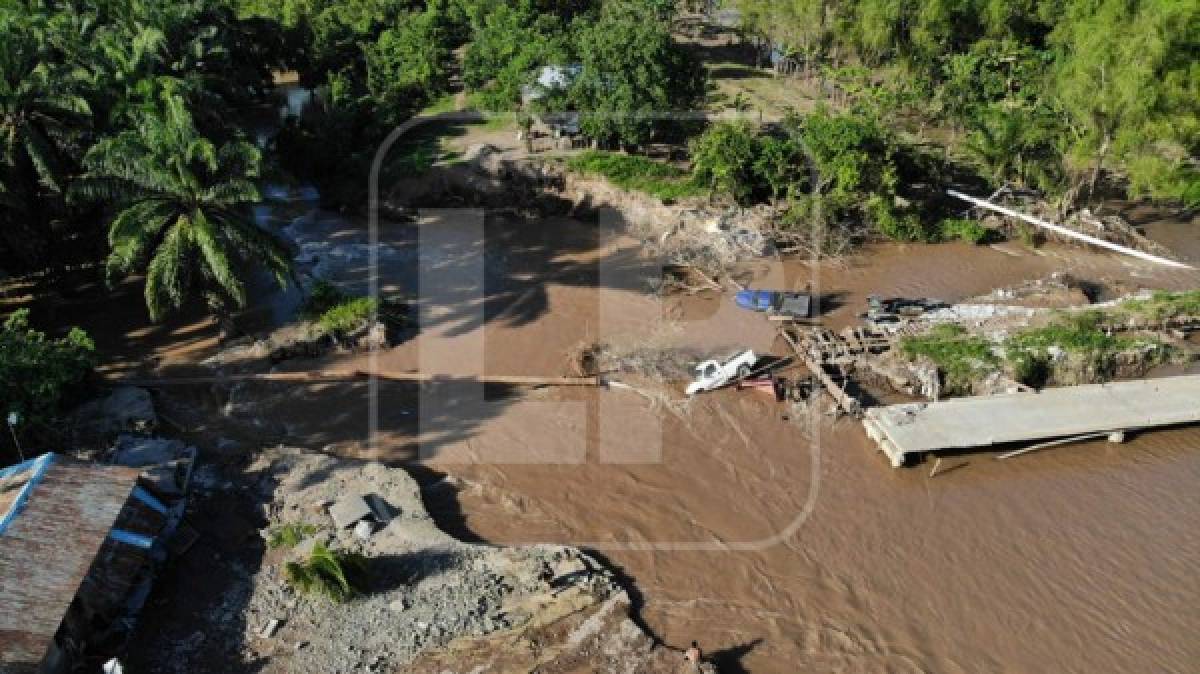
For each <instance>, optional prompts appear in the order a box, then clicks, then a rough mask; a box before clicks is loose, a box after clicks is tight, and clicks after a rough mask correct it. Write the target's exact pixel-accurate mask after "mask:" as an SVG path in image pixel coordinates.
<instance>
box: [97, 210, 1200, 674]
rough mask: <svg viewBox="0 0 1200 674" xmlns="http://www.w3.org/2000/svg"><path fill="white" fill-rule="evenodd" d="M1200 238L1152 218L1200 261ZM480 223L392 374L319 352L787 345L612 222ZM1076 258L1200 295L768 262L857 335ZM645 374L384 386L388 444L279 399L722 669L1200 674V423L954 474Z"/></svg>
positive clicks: (317, 428)
mask: <svg viewBox="0 0 1200 674" xmlns="http://www.w3.org/2000/svg"><path fill="white" fill-rule="evenodd" d="M1197 226H1200V223H1197V222H1190V223H1179V222H1174V223H1171V222H1164V223H1151V226H1148V231H1150V232H1151V233H1152V234H1153V235H1154V236H1155V237H1156V238H1159V239H1160V240H1164V241H1167V240H1171V239H1172V237H1174V239H1173V242H1172V244H1173V245H1175V246H1176V249H1177V250H1180V252H1181V253H1182V254H1183V255H1184V256H1185V257H1188V258H1190V259H1191V260H1192V261H1198V260H1200V250H1198V249H1200V246H1197V245H1196V242H1197V241H1198V240H1200V237H1197V236H1196V232H1197V231H1198V230H1197V229H1195V228H1196V227H1197ZM472 231H473V230H470V229H469V228H468V229H465V230H463V233H462V236H456V234H455V232H454V230H452V229H445V228H443V229H442V230H439V236H441V238H440V239H438V248H437V254H436V255H435V256H434V257H432V258H430V260H429V264H428V265H426V267H427V268H428V270H429V271H430V273H436V274H441V276H437V277H436V278H438V279H441V281H443V282H444V287H445V288H449V289H451V292H449V293H441V294H440V295H439V297H440V298H441V299H440V300H435V301H434V302H433V303H432V305H430V306H424V307H423V308H422V311H423V312H425V313H424V314H423V316H425V317H426V318H427V319H428V322H427V325H426V328H425V329H424V330H423V331H422V333H421V334H420V336H419V337H417V338H414V339H409V340H407V341H405V342H403V343H401V344H400V345H398V346H397V347H396V348H394V349H392V350H391V351H389V352H387V353H385V354H383V355H381V356H380V357H379V360H378V362H377V363H371V362H370V359H368V358H366V357H363V356H344V357H339V358H332V359H327V361H328V362H326V361H322V362H319V363H317V365H316V366H319V367H325V366H343V365H345V366H354V367H366V366H370V365H376V366H379V367H383V368H395V369H413V368H417V367H423V368H427V367H430V366H435V367H440V368H443V369H442V371H443V372H445V373H446V374H463V375H467V374H472V373H477V372H478V367H482V368H483V370H484V371H486V372H490V373H499V374H537V375H561V374H564V373H566V372H568V371H569V361H570V357H569V355H568V354H569V352H570V351H571V349H572V348H574V347H576V346H577V345H579V344H581V343H586V342H589V341H593V340H595V339H597V338H605V339H613V340H622V339H624V340H633V341H637V340H645V341H647V342H650V341H655V342H661V343H664V344H672V345H678V346H685V347H688V348H694V349H696V350H699V351H712V352H722V351H723V350H729V349H732V348H734V347H752V348H754V349H756V350H758V351H761V352H764V353H765V352H769V351H770V350H771V348H772V346H773V342H774V339H773V338H774V331H773V327H772V326H771V325H770V324H769V323H768V322H767V321H766V320H763V319H762V318H761V317H758V316H755V315H753V314H748V313H746V312H743V311H741V310H739V309H736V308H735V307H733V306H732V302H731V301H730V298H729V297H728V296H727V295H717V294H714V293H709V294H700V295H696V296H689V297H682V298H673V299H670V300H668V301H665V302H658V301H656V300H654V299H653V298H652V297H650V296H649V295H647V294H646V292H645V288H644V287H640V286H639V285H638V284H637V283H635V282H633V281H630V280H629V279H630V278H632V277H628V276H623V275H622V274H621V273H617V274H615V275H614V276H604V275H603V274H601V275H600V276H597V275H596V273H595V272H594V271H589V265H592V266H594V263H595V261H596V260H598V259H607V260H609V261H614V260H615V261H617V262H618V264H615V265H614V267H615V268H616V269H618V270H625V271H628V272H631V273H632V272H636V271H637V269H638V262H637V261H636V258H637V255H636V254H637V246H636V244H634V243H631V242H622V241H618V242H615V243H612V244H611V245H609V244H605V245H606V246H607V247H598V246H597V244H596V242H595V239H594V237H593V236H592V234H591V232H592V226H591V225H589V224H588V223H584V222H579V221H574V220H551V221H549V222H538V223H531V222H527V221H521V220H504V219H489V220H488V221H487V223H486V226H485V231H486V237H485V240H484V241H482V242H481V241H479V240H478V239H472V238H471V237H472V236H474V234H472ZM291 233H292V235H293V236H294V237H297V238H298V239H300V240H307V241H308V242H309V243H310V244H311V245H310V246H309V248H310V249H311V250H312V253H313V255H314V257H317V258H320V259H322V260H329V259H333V258H336V257H337V255H339V254H342V253H345V254H346V255H350V253H349V252H346V251H352V250H353V249H354V246H358V245H360V244H361V243H362V239H361V237H362V232H361V228H360V226H359V225H358V224H356V223H347V222H345V221H344V220H342V219H339V218H337V217H336V216H332V215H326V216H319V215H318V216H312V217H310V218H309V219H308V220H305V221H303V222H301V221H297V222H295V223H293V231H292V232H291ZM413 236H414V229H413V228H412V227H408V226H396V227H392V228H390V229H387V230H385V232H384V236H383V242H384V244H385V245H387V246H390V250H391V252H389V253H387V254H384V255H382V256H381V261H382V264H383V267H384V271H385V278H384V279H383V284H384V285H385V286H387V285H388V284H389V283H392V284H393V285H394V286H396V288H402V287H403V286H404V285H405V283H407V281H406V280H404V279H401V278H400V277H399V276H397V277H395V278H388V277H387V273H388V270H389V269H394V270H396V274H401V271H402V270H406V269H408V268H409V267H410V266H411V263H412V261H413V260H414V259H415V258H413V257H412V253H411V251H410V248H411V245H412V240H413ZM306 237H307V238H306ZM329 242H342V243H344V244H345V245H346V246H349V247H348V248H346V249H345V250H343V251H341V252H339V250H341V249H331V248H328V247H327V246H326V244H327V243H329ZM481 260H482V261H484V263H485V264H484V267H485V270H484V271H483V272H482V273H481V272H479V269H478V263H479V262H480V261H481ZM317 264H320V261H318V262H317ZM389 265H394V266H391V267H390V266H389ZM346 268H349V267H346ZM488 270H490V271H488ZM1054 271H1068V272H1071V273H1072V274H1073V275H1075V276H1076V277H1078V278H1081V279H1084V280H1087V281H1090V282H1092V283H1095V284H1097V286H1098V287H1101V286H1103V287H1115V286H1116V285H1118V284H1124V285H1125V287H1138V286H1142V287H1154V288H1160V287H1161V288H1186V287H1200V278H1198V277H1196V276H1195V275H1191V274H1184V273H1171V272H1165V271H1162V270H1159V269H1155V268H1154V267H1152V266H1150V265H1148V264H1145V263H1141V262H1138V261H1126V260H1123V259H1119V258H1116V257H1113V256H1109V255H1101V254H1098V253H1095V252H1091V251H1089V250H1086V249H1082V248H1074V247H1056V246H1047V247H1044V248H1042V249H1040V250H1037V251H1031V250H1029V249H1026V248H1024V247H1022V246H1020V245H1019V244H1011V243H1010V244H1002V245H998V246H993V247H973V246H967V245H960V244H947V245H939V246H923V245H912V246H901V245H887V246H878V247H872V248H869V249H867V250H865V251H863V253H862V254H861V255H860V256H857V257H856V258H854V259H852V260H849V261H848V262H846V263H842V264H837V265H833V264H827V263H823V264H820V265H811V264H805V263H803V262H801V261H789V262H786V263H761V264H757V265H751V267H750V268H749V269H748V270H747V275H748V277H749V278H752V279H753V282H754V283H755V284H756V285H759V286H773V287H788V288H800V287H803V286H804V285H805V284H812V285H813V287H814V289H816V290H818V291H820V292H821V293H822V295H823V297H824V299H825V307H826V309H827V315H826V317H825V322H826V323H827V324H829V325H834V326H837V325H844V324H848V323H850V322H852V321H853V320H854V316H855V314H856V313H857V312H859V311H861V310H862V307H863V303H864V300H865V296H866V295H867V294H869V293H873V292H879V293H883V294H895V295H911V296H935V297H941V298H943V299H946V300H956V299H959V298H962V297H966V296H971V295H975V294H979V293H985V292H988V291H990V290H991V289H993V288H995V287H999V286H1005V285H1010V284H1014V283H1018V282H1020V281H1023V280H1026V279H1034V278H1041V277H1044V276H1046V275H1048V274H1049V273H1051V272H1054ZM404 273H407V272H404ZM634 276H636V274H634ZM137 299H138V298H137V296H136V295H135V294H133V293H130V294H129V296H128V297H125V296H121V297H116V298H114V299H113V302H114V304H119V305H121V306H132V303H133V302H135V301H136V300H137ZM439 301H440V302H441V305H439V304H438V302H439ZM614 307H615V308H616V309H617V310H616V311H615V312H614V310H613V309H614ZM93 309H94V311H93V310H89V311H87V312H82V311H81V312H80V313H79V314H78V315H79V316H80V317H81V321H80V322H84V323H85V327H92V328H93V330H94V331H99V332H100V333H101V334H100V341H101V342H102V346H103V345H111V346H112V348H113V349H114V350H115V351H116V352H117V353H118V354H120V355H121V356H125V357H126V358H127V359H128V360H136V354H138V353H142V354H144V353H146V352H147V350H149V351H150V352H153V353H154V354H155V356H156V357H157V358H158V359H159V360H158V361H157V362H158V364H164V363H166V364H169V363H172V362H188V361H192V360H195V359H196V358H197V357H198V356H197V355H196V353H195V350H196V349H200V350H202V351H203V350H204V349H210V348H211V336H212V329H211V326H209V325H207V324H203V323H191V322H187V321H181V322H179V323H178V324H174V325H172V324H168V325H165V326H159V327H156V328H153V329H146V330H145V331H139V330H138V329H136V321H133V322H132V323H131V324H126V323H125V322H124V321H121V322H118V323H114V322H112V320H111V316H112V314H109V313H106V312H105V311H104V310H103V307H102V306H101V305H96V306H95V307H93ZM93 319H94V320H93ZM131 320H132V319H131ZM88 322H94V323H95V325H92V326H89V325H86V323H88ZM173 340H178V341H179V345H180V348H181V349H183V351H182V352H180V351H179V350H178V349H172V348H171V344H172V341H173ZM153 364H154V363H149V365H153ZM142 365H147V363H144V362H143V363H142ZM312 366H314V364H313V362H312V361H307V362H302V363H297V364H289V367H312ZM117 369H120V368H117ZM632 383H633V384H634V385H635V387H636V388H637V390H628V389H609V390H560V391H549V392H547V391H544V390H543V391H540V392H532V393H523V394H509V395H504V396H501V395H497V394H495V392H490V391H489V392H487V394H486V395H484V394H481V393H479V392H478V391H474V390H466V391H458V390H457V389H449V391H450V392H449V393H446V391H447V389H443V390H442V393H437V394H432V395H433V398H432V399H431V398H425V399H424V400H423V399H422V395H421V394H420V393H418V392H416V391H414V390H411V389H401V388H395V389H393V388H388V387H387V385H383V386H382V387H381V388H380V390H379V399H378V400H379V407H378V409H379V426H378V431H379V432H378V434H377V435H376V436H375V438H374V440H375V441H374V443H368V442H367V438H366V437H365V433H366V430H367V428H368V414H369V412H370V409H371V407H370V405H369V404H368V398H367V393H368V392H367V391H366V390H364V389H362V388H361V387H354V386H344V385H329V386H320V387H308V388H304V389H299V390H296V389H292V390H288V391H286V392H283V393H278V392H276V393H273V394H272V395H267V393H266V391H265V390H264V391H263V392H262V394H263V395H262V397H261V408H260V409H259V414H260V415H261V417H262V418H265V419H268V420H270V421H271V422H272V423H276V424H279V425H280V426H281V427H282V428H283V429H284V431H285V433H286V436H287V437H286V441H287V442H289V443H292V444H297V445H300V446H307V447H311V448H313V449H317V450H324V451H331V452H337V453H343V454H347V455H358V456H370V457H374V458H379V459H382V460H387V461H397V462H413V461H418V460H419V463H420V464H421V465H423V466H424V468H422V469H420V470H418V474H419V475H421V476H422V479H432V478H433V477H436V474H434V475H431V474H430V473H429V470H434V471H438V473H439V474H440V473H448V474H450V475H452V476H454V477H455V478H457V479H459V480H461V482H460V483H459V487H458V489H457V490H456V492H455V493H453V494H452V495H448V494H447V493H446V491H441V492H431V494H435V493H440V494H441V496H431V509H432V510H434V511H435V512H436V513H437V514H438V515H439V516H440V517H441V520H442V522H443V523H444V524H445V526H446V527H447V528H449V529H451V530H452V531H454V532H456V533H460V534H463V535H473V536H476V537H478V538H481V539H483V540H486V541H490V542H494V543H526V542H535V541H553V542H563V543H577V544H584V545H587V546H589V547H592V548H594V549H596V550H597V551H598V554H601V555H603V556H604V558H605V559H607V561H608V562H609V563H611V564H612V565H613V566H614V567H616V568H617V569H618V570H619V571H620V572H621V573H622V574H623V575H624V576H625V577H626V579H627V582H628V583H629V585H630V587H631V588H633V590H634V592H635V594H636V595H637V598H638V600H639V601H640V605H641V618H642V620H643V621H644V623H645V624H646V626H647V627H648V628H650V629H651V630H652V631H653V632H654V633H655V634H656V635H657V636H659V637H660V638H662V639H663V640H665V641H667V642H668V643H670V644H672V645H675V646H684V645H686V644H687V643H688V642H690V641H692V640H693V639H694V640H697V641H699V643H700V645H701V647H702V648H703V649H704V650H705V652H706V654H707V655H708V656H710V657H712V658H714V659H715V660H716V661H717V662H718V663H719V664H721V665H722V667H723V671H733V672H737V671H749V672H754V673H756V674H758V673H780V674H783V673H787V674H790V673H792V672H797V671H811V672H972V673H974V672H1092V673H1094V672H1194V671H1197V670H1198V669H1200V639H1197V638H1196V632H1197V628H1200V573H1198V572H1197V569H1198V568H1200V527H1197V525H1196V523H1197V522H1198V521H1200V488H1198V487H1200V429H1196V428H1183V429H1172V430H1166V431H1159V432H1152V433H1142V434H1135V435H1133V436H1132V438H1131V440H1130V441H1128V442H1126V443H1125V444H1121V445H1110V444H1107V443H1104V442H1092V443H1077V444H1073V445H1068V446H1064V447H1059V448H1055V449H1053V450H1047V451H1043V452H1039V453H1036V454H1030V455H1026V456H1023V457H1020V458H1018V459H1013V460H1009V461H996V460H994V459H993V455H992V454H990V453H987V452H978V453H971V454H964V455H961V456H956V457H950V458H947V459H946V460H945V462H944V467H943V469H942V472H941V474H939V475H937V476H936V477H933V478H931V477H930V465H929V464H924V465H921V466H917V467H913V468H908V469H892V468H891V467H889V465H888V463H887V461H886V460H885V459H884V457H883V456H882V455H881V454H880V453H879V452H878V451H877V450H876V449H875V448H874V447H873V446H872V445H871V444H870V443H869V442H868V441H867V440H866V438H865V437H864V434H863V433H862V431H861V428H860V427H859V426H858V425H857V424H856V423H855V422H853V421H850V420H842V421H838V422H832V421H830V420H828V419H788V418H785V417H786V416H787V410H786V409H785V408H783V407H781V406H778V405H777V404H776V403H775V402H774V401H773V399H772V398H770V397H769V396H766V395H764V394H761V393H758V392H754V391H741V392H739V391H728V390H727V391H721V392H718V393H715V394H711V395H705V396H701V397H698V398H696V399H695V400H693V401H692V402H691V403H683V402H681V400H680V399H681V398H682V396H681V395H680V394H679V393H678V392H677V391H676V392H675V393H673V394H671V395H662V392H661V391H658V392H655V391H652V390H651V388H652V387H648V386H647V387H643V386H641V385H640V384H638V383H637V382H632ZM678 388H682V384H680V385H679V387H678ZM250 395H251V397H253V396H254V395H256V393H255V392H254V391H251V392H250ZM480 396H482V398H481V397H480ZM422 402H424V403H431V402H432V403H433V404H435V406H436V407H437V409H438V413H437V414H436V415H424V416H434V417H435V418H433V419H424V420H423V421H421V420H419V418H421V417H423V413H422V412H421V403H422ZM997 423H1003V421H1002V420H997Z"/></svg>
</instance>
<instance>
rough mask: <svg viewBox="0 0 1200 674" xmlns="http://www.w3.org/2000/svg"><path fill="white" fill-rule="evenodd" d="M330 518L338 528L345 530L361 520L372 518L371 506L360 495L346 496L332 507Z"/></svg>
mask: <svg viewBox="0 0 1200 674" xmlns="http://www.w3.org/2000/svg"><path fill="white" fill-rule="evenodd" d="M329 516H330V517H332V518H333V523H334V524H335V525H337V528H339V529H345V528H347V527H352V526H354V525H355V524H357V523H358V521H359V520H361V519H364V518H367V517H371V516H372V513H371V506H370V505H368V504H367V500H366V499H364V498H363V497H362V496H360V495H358V494H355V495H354V496H346V497H344V498H340V499H338V501H337V503H334V504H333V505H332V506H330V508H329Z"/></svg>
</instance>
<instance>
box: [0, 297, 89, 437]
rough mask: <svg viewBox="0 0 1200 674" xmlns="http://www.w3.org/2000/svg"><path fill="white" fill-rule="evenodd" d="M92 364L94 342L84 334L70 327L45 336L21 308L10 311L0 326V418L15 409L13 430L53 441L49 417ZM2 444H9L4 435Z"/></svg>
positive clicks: (68, 397)
mask: <svg viewBox="0 0 1200 674" xmlns="http://www.w3.org/2000/svg"><path fill="white" fill-rule="evenodd" d="M94 364H95V345H94V344H93V343H92V340H91V339H90V338H89V337H88V336H87V333H85V332H83V331H82V330H80V329H78V328H73V329H72V330H71V331H70V332H69V333H67V336H66V337H63V338H61V339H50V338H48V337H47V336H46V334H45V333H43V332H40V331H38V330H34V329H33V328H31V327H29V311H28V310H27V309H20V310H18V311H15V312H13V314H12V315H10V316H9V317H8V319H7V320H5V321H4V324H3V326H2V327H0V401H3V404H4V408H3V409H0V417H7V416H8V415H9V414H11V413H16V414H17V418H18V423H17V425H16V429H15V430H16V432H17V435H18V436H19V437H21V438H22V439H23V440H27V441H28V440H40V439H46V438H53V439H58V435H57V431H56V430H55V427H56V426H55V424H54V421H55V419H56V418H57V416H58V415H59V413H61V412H62V411H63V409H64V405H65V404H67V403H69V402H72V401H73V398H74V397H75V396H76V394H78V393H79V392H80V391H81V390H82V387H83V384H84V381H85V379H86V377H87V376H88V374H89V373H90V372H91V371H92V367H93V366H94ZM6 435H7V433H6ZM3 444H4V445H9V444H10V442H9V440H8V438H5V439H4V441H3ZM14 456H15V455H14Z"/></svg>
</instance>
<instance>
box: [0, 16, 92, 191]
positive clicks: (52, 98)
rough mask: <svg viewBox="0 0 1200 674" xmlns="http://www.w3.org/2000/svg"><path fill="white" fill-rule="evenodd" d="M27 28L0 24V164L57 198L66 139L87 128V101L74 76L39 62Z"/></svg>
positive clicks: (32, 33)
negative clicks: (28, 174) (26, 175)
mask: <svg viewBox="0 0 1200 674" xmlns="http://www.w3.org/2000/svg"><path fill="white" fill-rule="evenodd" d="M30 28H31V26H26V25H22V24H20V23H19V22H8V21H5V22H0V31H3V32H4V39H3V40H0V160H3V161H4V162H6V163H8V164H10V165H12V166H15V167H17V168H18V169H19V170H22V171H24V170H25V169H26V168H27V169H28V170H29V171H30V172H31V173H32V176H33V180H34V182H36V183H40V184H41V186H42V187H43V188H45V189H49V190H51V191H53V192H54V193H60V192H61V191H62V188H61V179H62V163H63V157H62V152H61V146H62V145H63V144H64V143H65V141H66V136H68V135H69V134H71V133H73V132H74V131H76V130H78V129H80V128H83V127H85V126H86V125H87V123H88V121H89V118H90V116H91V110H90V109H89V108H88V104H87V101H86V100H84V98H83V97H82V96H79V95H77V94H75V93H74V92H73V91H72V88H73V85H74V84H75V83H76V81H75V77H74V75H73V74H72V73H69V72H64V69H62V68H60V67H56V66H54V65H52V64H51V63H50V62H48V61H44V60H43V59H42V56H43V54H42V53H41V52H42V50H41V49H40V47H39V45H38V44H37V43H38V41H39V37H38V36H37V35H36V32H35V31H31V30H29V29H30Z"/></svg>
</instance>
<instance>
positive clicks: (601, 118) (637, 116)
mask: <svg viewBox="0 0 1200 674" xmlns="http://www.w3.org/2000/svg"><path fill="white" fill-rule="evenodd" d="M578 51H579V56H580V62H581V65H582V70H581V72H580V74H579V77H578V78H576V80H575V83H574V85H573V87H572V92H571V99H572V101H573V102H574V104H575V105H576V106H577V107H578V109H579V110H581V111H584V112H583V114H582V116H581V120H580V125H581V127H582V128H583V131H584V132H585V133H587V134H588V135H589V136H591V137H593V138H596V139H598V140H601V141H603V142H613V141H615V142H619V143H624V144H628V145H639V144H642V143H645V142H646V141H648V140H649V139H650V137H651V135H652V134H653V132H654V129H655V128H656V127H657V126H660V125H661V122H656V121H655V119H654V117H655V116H656V115H660V114H662V113H667V112H670V111H678V110H684V111H686V110H692V109H694V108H695V107H696V106H697V105H698V103H699V102H700V101H701V99H702V97H703V95H704V87H705V75H704V70H703V68H701V67H700V64H699V63H698V62H697V61H696V60H695V59H694V58H693V57H692V56H691V54H690V53H688V52H687V51H685V50H684V49H682V48H681V47H680V46H679V45H677V44H675V42H674V41H673V40H672V39H671V33H670V31H669V29H668V28H667V27H666V26H665V25H663V24H662V23H661V22H660V21H658V20H657V18H656V15H655V14H654V12H653V10H652V8H649V7H648V6H646V5H644V4H641V3H637V2H629V1H621V0H618V1H617V2H613V3H610V4H607V5H605V6H604V9H603V12H602V14H601V16H600V19H599V20H598V21H595V22H591V23H588V24H587V25H584V26H583V27H582V29H581V30H580V32H579V46H578Z"/></svg>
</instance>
